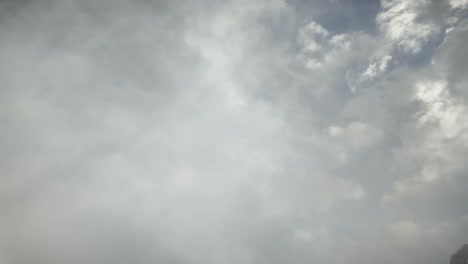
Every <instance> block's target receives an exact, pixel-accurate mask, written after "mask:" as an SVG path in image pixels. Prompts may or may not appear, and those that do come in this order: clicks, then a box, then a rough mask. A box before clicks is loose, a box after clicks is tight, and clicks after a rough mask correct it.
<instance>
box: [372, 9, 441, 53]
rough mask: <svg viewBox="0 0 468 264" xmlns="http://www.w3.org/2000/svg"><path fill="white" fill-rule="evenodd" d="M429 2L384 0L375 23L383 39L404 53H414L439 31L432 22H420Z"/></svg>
mask: <svg viewBox="0 0 468 264" xmlns="http://www.w3.org/2000/svg"><path fill="white" fill-rule="evenodd" d="M429 4H430V2H429V1H426V0H421V1H407V0H398V1H394V0H388V1H386V0H384V1H382V8H383V11H382V12H381V13H379V15H378V16H377V19H376V20H377V23H378V24H379V27H380V29H381V30H382V31H383V33H384V35H385V38H386V39H388V41H389V42H390V43H392V44H393V45H395V46H396V47H397V48H400V49H402V50H403V51H405V52H411V53H416V52H419V51H421V48H422V46H423V45H424V44H425V43H426V42H428V41H429V40H430V38H431V37H433V36H434V34H436V33H437V32H438V30H439V28H438V25H437V24H434V23H431V22H432V21H424V20H422V21H421V17H420V16H421V15H423V14H424V12H427V11H426V10H425V9H427V8H428V7H427V6H428V5H429Z"/></svg>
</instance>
